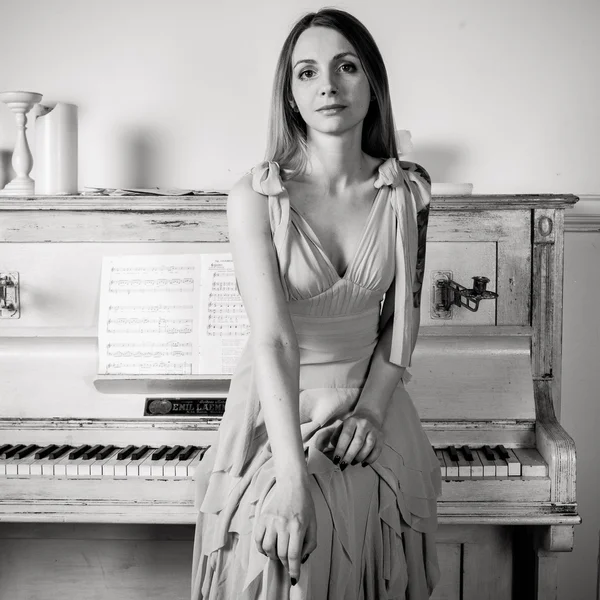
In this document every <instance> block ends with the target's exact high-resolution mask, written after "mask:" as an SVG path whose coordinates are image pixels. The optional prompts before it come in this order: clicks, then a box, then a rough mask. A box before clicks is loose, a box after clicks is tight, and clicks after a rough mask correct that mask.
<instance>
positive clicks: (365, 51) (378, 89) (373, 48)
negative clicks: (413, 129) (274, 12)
mask: <svg viewBox="0 0 600 600" xmlns="http://www.w3.org/2000/svg"><path fill="white" fill-rule="evenodd" d="M309 27H329V28H331V29H335V30H336V31H337V32H339V33H340V34H341V35H343V36H344V37H345V38H346V39H347V40H348V42H349V43H350V44H352V46H353V47H354V49H355V50H356V54H357V55H358V58H359V60H360V62H361V63H362V66H363V69H364V71H365V74H366V76H367V80H368V82H369V85H370V86H371V93H372V94H373V95H374V96H375V99H374V100H373V101H372V102H371V104H370V106H369V110H368V111H367V114H366V116H365V119H364V121H363V129H362V142H361V145H362V150H363V152H365V153H367V154H368V155H370V156H374V157H376V158H389V157H392V156H397V155H398V149H397V146H396V137H395V127H394V117H393V114H392V103H391V98H390V88H389V83H388V76H387V71H386V69H385V65H384V62H383V57H382V56H381V53H380V52H379V48H378V47H377V44H376V43H375V40H374V39H373V36H372V35H371V34H370V33H369V31H368V30H367V28H366V27H365V26H364V25H363V24H362V23H361V22H360V21H359V20H358V19H357V18H356V17H353V16H352V15H351V14H349V13H347V12H345V11H343V10H338V9H334V8H323V9H321V10H319V11H318V12H316V13H314V12H313V13H309V14H307V15H305V16H304V17H302V18H301V19H300V20H299V21H298V22H297V23H296V24H295V25H294V27H293V28H292V30H291V31H290V33H289V35H288V36H287V38H286V40H285V42H284V44H283V47H282V48H281V52H280V54H279V59H278V61H277V67H276V69H275V77H274V81H273V92H272V95H271V111H270V116H269V125H268V134H267V148H266V152H265V160H270V161H275V162H277V163H279V166H280V167H281V169H282V173H281V174H282V176H283V178H284V179H293V178H294V177H296V176H297V175H299V174H301V173H303V172H304V171H305V169H306V166H307V163H308V147H307V142H306V136H307V134H306V123H305V122H304V119H303V118H302V117H301V115H300V113H297V112H294V111H293V110H292V108H291V102H292V100H293V95H292V81H291V79H292V53H293V52H294V48H295V46H296V42H297V41H298V38H299V37H300V35H301V34H302V33H303V32H304V31H306V30H307V29H308V28H309ZM284 169H285V172H284V171H283V170H284Z"/></svg>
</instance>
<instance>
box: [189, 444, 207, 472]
mask: <svg viewBox="0 0 600 600" xmlns="http://www.w3.org/2000/svg"><path fill="white" fill-rule="evenodd" d="M203 456H204V449H200V452H198V453H197V454H196V455H195V456H194V457H193V458H192V459H191V461H190V464H189V465H188V477H193V476H194V472H195V471H196V467H197V466H198V465H199V464H200V461H201V460H202V457H203Z"/></svg>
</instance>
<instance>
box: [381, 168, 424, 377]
mask: <svg viewBox="0 0 600 600" xmlns="http://www.w3.org/2000/svg"><path fill="white" fill-rule="evenodd" d="M374 185H375V187H377V188H380V187H382V186H384V185H386V186H389V187H390V201H391V204H392V207H393V209H394V212H395V213H396V249H395V258H396V270H395V289H394V292H395V301H394V316H393V319H394V321H393V323H394V327H393V333H392V345H391V351H390V358H389V361H390V362H391V363H394V364H396V365H398V366H401V367H410V363H411V356H412V351H413V347H414V343H413V319H414V311H415V309H414V307H413V287H414V286H416V285H418V282H417V279H416V276H417V253H418V241H419V238H418V226H417V213H418V212H419V211H421V210H423V209H424V208H427V207H428V206H429V203H430V201H431V182H430V180H429V176H428V175H427V172H426V171H425V170H424V169H423V168H422V167H420V166H419V165H417V164H415V163H410V162H406V161H400V160H398V159H397V158H389V159H388V160H386V161H385V162H384V163H383V164H382V165H380V167H379V177H378V178H377V180H376V181H375V184H374ZM415 341H416V340H415Z"/></svg>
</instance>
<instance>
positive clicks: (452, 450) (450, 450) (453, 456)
mask: <svg viewBox="0 0 600 600" xmlns="http://www.w3.org/2000/svg"><path fill="white" fill-rule="evenodd" d="M446 450H447V451H448V454H449V455H450V460H453V461H455V462H458V452H457V451H456V448H455V447H454V446H448V448H446Z"/></svg>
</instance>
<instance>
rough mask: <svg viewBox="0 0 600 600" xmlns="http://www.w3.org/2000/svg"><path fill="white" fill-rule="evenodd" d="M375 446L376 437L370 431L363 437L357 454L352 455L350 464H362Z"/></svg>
mask: <svg viewBox="0 0 600 600" xmlns="http://www.w3.org/2000/svg"><path fill="white" fill-rule="evenodd" d="M376 445H377V435H375V433H373V432H372V431H369V432H368V433H367V435H366V436H365V441H364V442H363V444H362V447H361V448H359V450H358V452H357V453H356V454H355V455H354V458H353V459H352V462H351V464H353V465H356V464H358V463H362V462H364V461H365V460H366V458H367V456H369V454H371V452H372V451H373V449H374V448H375V446H376Z"/></svg>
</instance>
